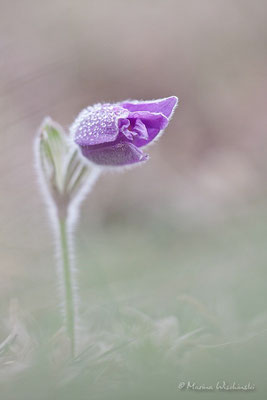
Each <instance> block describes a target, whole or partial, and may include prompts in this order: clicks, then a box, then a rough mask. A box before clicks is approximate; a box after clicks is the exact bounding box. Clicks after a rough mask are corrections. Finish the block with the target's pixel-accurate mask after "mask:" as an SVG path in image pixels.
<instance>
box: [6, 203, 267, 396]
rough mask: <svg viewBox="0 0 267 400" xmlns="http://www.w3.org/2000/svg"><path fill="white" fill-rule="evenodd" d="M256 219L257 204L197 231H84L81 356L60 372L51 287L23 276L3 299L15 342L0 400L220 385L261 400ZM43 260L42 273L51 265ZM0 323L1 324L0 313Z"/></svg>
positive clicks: (262, 319)
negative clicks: (13, 315)
mask: <svg viewBox="0 0 267 400" xmlns="http://www.w3.org/2000/svg"><path fill="white" fill-rule="evenodd" d="M266 209H267V208H266V207H265V206H264V204H263V205H262V206H260V207H259V205H257V207H255V208H253V207H251V208H250V210H248V209H247V210H246V212H245V213H241V214H240V215H239V216H236V217H232V218H228V219H225V220H224V221H221V222H220V223H216V224H214V225H209V226H206V227H203V226H201V227H200V226H194V227H193V226H191V227H189V226H188V225H185V224H183V223H182V221H181V224H180V226H177V225H176V224H175V223H173V221H172V220H171V219H170V218H167V217H166V218H165V219H163V220H162V219H161V218H158V219H157V218H154V219H153V220H152V219H146V218H145V216H142V215H141V216H139V218H138V219H137V220H136V221H135V222H134V220H133V218H131V223H129V221H127V219H126V220H125V221H120V222H118V220H117V219H115V220H112V219H111V220H110V221H109V222H107V223H106V225H104V226H103V227H102V228H101V229H100V228H98V229H97V228H95V227H94V229H92V228H90V226H87V224H86V220H85V221H83V222H82V225H81V229H80V230H79V231H78V238H77V250H78V260H77V263H78V266H79V269H80V272H79V280H80V284H81V297H82V302H81V304H82V309H81V312H82V316H83V318H82V319H83V324H82V325H81V341H82V348H83V351H82V353H81V356H80V357H78V358H77V360H76V362H75V363H74V364H73V365H71V364H69V361H68V358H67V353H68V346H67V344H66V338H65V337H64V334H63V333H62V332H61V331H60V330H59V329H60V319H59V315H58V313H57V310H56V292H55V289H56V287H55V286H56V285H55V284H54V282H53V280H52V277H51V280H47V281H44V284H42V282H41V280H40V271H39V269H35V270H34V269H32V268H31V279H30V281H28V282H27V279H26V278H25V282H22V283H21V284H22V285H23V286H24V292H21V293H20V294H19V296H18V293H16V290H15V287H14V292H13V293H10V296H11V297H12V296H14V297H18V298H19V304H20V307H19V311H18V314H19V315H20V316H19V318H18V320H19V321H20V323H19V324H20V325H19V326H20V328H19V333H18V339H19V337H20V335H23V337H22V339H21V343H20V342H19V343H17V344H16V343H15V344H14V343H13V344H12V343H11V345H10V348H9V349H7V351H6V352H5V354H4V355H2V357H4V358H3V359H4V360H5V361H4V363H3V365H2V366H3V369H2V373H3V376H4V378H5V379H4V381H3V383H2V387H1V393H2V395H1V396H3V397H2V398H4V399H5V400H6V399H26V398H27V399H36V400H38V399H45V398H49V399H54V398H55V399H56V398H57V399H60V398H62V399H73V398H77V399H88V398H90V399H91V398H92V399H93V398H96V399H106V398H107V399H113V398H114V399H120V398H121V399H136V398H141V399H150V398H151V399H152V398H154V399H162V398H166V399H175V398H181V397H182V398H183V397H184V398H195V396H197V395H198V396H203V395H204V396H205V394H204V393H202V395H201V394H199V393H195V392H190V391H183V392H179V391H178V389H177V384H178V382H179V381H185V382H186V381H188V380H189V381H195V382H197V383H199V384H206V385H215V383H216V382H217V381H218V380H220V381H222V380H226V381H228V382H229V383H232V382H234V381H235V382H237V383H239V384H246V383H248V382H251V383H253V384H255V385H256V390H255V391H254V392H251V393H250V394H244V393H242V392H238V393H234V397H235V398H237V399H239V398H240V399H241V398H244V396H247V395H248V396H249V398H257V399H264V392H265V393H266V383H265V372H264V371H265V367H266V356H267V354H266V344H267V343H266V332H267V313H266V300H267V295H266V260H267V250H266V237H267V225H266V215H267V213H266ZM142 217H144V218H142ZM43 257H44V260H43V263H44V264H45V263H46V262H48V263H50V264H51V262H52V265H47V266H48V267H49V268H48V270H49V272H50V273H53V269H54V266H53V260H52V259H51V256H50V254H49V253H48V252H47V253H46V254H43ZM4 303H5V304H6V302H4ZM4 303H2V304H4ZM31 305H32V307H31ZM23 308H25V310H27V312H29V311H28V310H31V313H30V314H31V315H28V316H25V311H24V310H23ZM1 313H2V316H3V317H4V316H6V315H7V310H6V309H4V307H3V306H2V307H1ZM1 331H2V335H1V338H2V339H4V331H5V330H4V326H2V330H1ZM21 332H22V333H23V332H24V333H23V334H22V333H21ZM56 332H58V333H57V334H56ZM55 334H56V336H55ZM16 346H17V347H16ZM21 348H22V349H23V348H24V350H23V351H21V350H20V352H19V354H20V355H19V356H18V354H17V353H18V350H19V349H21ZM85 348H86V349H87V350H86V351H85V350H84V349H85ZM25 349H26V350H25ZM21 354H22V355H21ZM6 357H8V358H6ZM20 357H21V359H20ZM7 359H8V361H9V362H8V363H7V364H5V363H6V360H7ZM18 363H20V364H21V366H22V368H21V372H16V369H18V368H17V367H16V365H18ZM211 396H214V398H218V399H220V398H228V397H229V393H219V392H216V393H213V394H211Z"/></svg>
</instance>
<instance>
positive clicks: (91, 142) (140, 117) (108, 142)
mask: <svg viewBox="0 0 267 400" xmlns="http://www.w3.org/2000/svg"><path fill="white" fill-rule="evenodd" d="M177 103H178V99H177V97H175V96H171V97H167V98H165V99H159V100H152V101H124V102H121V103H115V104H109V103H106V104H96V105H94V106H92V107H87V108H85V109H84V110H83V111H81V112H80V114H79V115H78V117H77V118H76V120H75V121H74V123H73V125H72V126H71V134H72V137H73V139H74V141H75V142H76V143H77V144H78V145H79V147H80V149H81V152H82V154H83V155H84V156H85V157H86V158H87V159H88V160H89V161H91V162H93V163H95V164H98V165H101V166H107V167H108V166H110V167H114V166H115V167H117V166H125V165H131V164H136V163H140V162H143V161H146V160H147V159H148V155H147V154H145V153H144V152H143V151H142V150H141V148H142V147H144V146H147V145H148V144H150V143H152V142H153V141H154V140H155V139H157V138H158V137H159V136H160V135H161V134H162V133H163V131H164V129H165V128H166V127H167V125H168V123H169V121H170V118H171V116H172V114H173V112H174V109H175V107H176V106H177Z"/></svg>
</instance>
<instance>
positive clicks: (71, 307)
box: [59, 217, 76, 358]
mask: <svg viewBox="0 0 267 400" xmlns="http://www.w3.org/2000/svg"><path fill="white" fill-rule="evenodd" d="M59 228H60V246H61V258H62V260H61V262H62V269H61V273H62V284H63V296H64V299H63V304H64V316H65V328H66V331H67V335H68V337H69V340H70V346H71V356H72V358H73V357H74V356H75V350H76V349H75V347H76V346H75V345H76V331H75V323H76V309H75V302H74V300H75V297H74V296H75V282H74V278H75V277H74V274H73V270H72V267H71V260H70V249H69V245H70V238H69V237H68V230H67V223H66V217H65V218H61V219H59Z"/></svg>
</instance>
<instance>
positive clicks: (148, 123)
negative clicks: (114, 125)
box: [128, 111, 169, 147]
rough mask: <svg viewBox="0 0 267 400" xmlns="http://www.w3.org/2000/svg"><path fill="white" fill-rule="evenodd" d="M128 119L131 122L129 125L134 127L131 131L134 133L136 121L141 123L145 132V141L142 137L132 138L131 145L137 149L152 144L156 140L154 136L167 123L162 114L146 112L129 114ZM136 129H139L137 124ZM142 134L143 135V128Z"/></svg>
mask: <svg viewBox="0 0 267 400" xmlns="http://www.w3.org/2000/svg"><path fill="white" fill-rule="evenodd" d="M128 118H129V120H130V121H131V125H133V126H134V128H133V131H135V126H136V123H137V121H138V120H140V121H141V122H142V124H143V125H144V126H145V128H146V131H147V138H146V139H145V138H144V136H143V137H141V136H140V135H137V136H134V139H133V144H134V145H135V146H137V147H142V146H146V145H147V144H148V143H150V142H152V141H153V140H154V139H155V138H156V136H158V134H159V133H160V132H162V131H163V129H165V128H166V126H167V125H168V123H169V121H168V118H166V117H165V116H164V115H163V114H151V113H150V112H148V111H136V112H130V113H129V116H128ZM138 127H139V129H140V124H139V123H138V126H137V128H138ZM137 132H138V131H137ZM142 134H143V135H145V132H144V127H143V126H142Z"/></svg>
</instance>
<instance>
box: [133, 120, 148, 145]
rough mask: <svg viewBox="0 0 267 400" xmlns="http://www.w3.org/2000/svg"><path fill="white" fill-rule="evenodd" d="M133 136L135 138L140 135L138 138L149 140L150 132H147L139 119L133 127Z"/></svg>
mask: <svg viewBox="0 0 267 400" xmlns="http://www.w3.org/2000/svg"><path fill="white" fill-rule="evenodd" d="M132 134H133V135H134V136H136V135H138V137H139V138H140V139H145V140H148V138H149V136H148V132H147V129H146V126H145V124H144V123H143V122H142V121H141V119H139V118H137V120H136V121H135V125H134V127H133V130H132Z"/></svg>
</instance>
